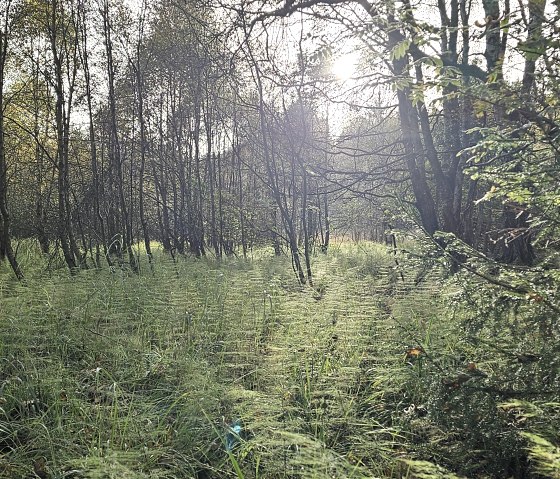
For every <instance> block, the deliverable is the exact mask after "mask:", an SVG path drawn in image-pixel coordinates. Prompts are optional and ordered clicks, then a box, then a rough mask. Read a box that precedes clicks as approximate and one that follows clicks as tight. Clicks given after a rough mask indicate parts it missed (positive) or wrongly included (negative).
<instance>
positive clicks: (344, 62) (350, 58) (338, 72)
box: [331, 52, 359, 81]
mask: <svg viewBox="0 0 560 479" xmlns="http://www.w3.org/2000/svg"><path fill="white" fill-rule="evenodd" d="M358 60H359V55H358V53H357V52H350V53H344V54H342V55H340V56H339V57H338V58H336V59H334V60H333V62H332V65H331V72H332V74H333V75H334V76H335V77H336V79H337V80H340V81H346V80H349V79H350V78H352V77H353V76H354V74H355V73H356V67H357V65H358Z"/></svg>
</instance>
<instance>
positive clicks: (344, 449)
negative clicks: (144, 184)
mask: <svg viewBox="0 0 560 479" xmlns="http://www.w3.org/2000/svg"><path fill="white" fill-rule="evenodd" d="M27 257H28V269H27V270H29V267H30V265H31V264H33V265H34V268H35V269H34V273H33V274H31V275H28V276H29V277H30V278H29V279H28V281H27V284H26V285H19V284H17V283H15V282H13V281H12V280H11V279H10V276H9V273H8V271H6V270H1V276H0V297H1V302H0V318H1V322H0V328H1V331H0V337H1V338H2V339H1V343H0V357H1V361H2V363H1V365H0V403H1V404H0V408H1V409H0V477H6V478H16V477H22V478H25V477H29V478H31V477H44V478H46V477H48V478H63V477H64V478H76V479H79V478H127V477H130V478H144V477H145V478H190V477H192V478H219V477H238V478H255V479H256V478H280V477H282V478H284V477H305V478H333V477H337V478H339V477H340V478H342V477H348V478H365V477H409V478H413V477H453V475H452V474H451V473H450V472H449V470H459V471H460V472H462V473H463V474H466V475H469V474H470V473H469V471H471V472H472V471H480V470H484V466H482V467H481V466H480V460H481V458H485V457H486V460H495V457H497V456H498V455H499V454H500V451H503V450H506V449H504V448H507V447H516V448H518V449H519V447H521V446H520V444H521V443H522V441H524V439H521V436H520V435H519V434H518V432H517V431H515V430H513V429H515V428H509V429H508V427H507V425H504V424H501V423H500V424H498V423H499V422H500V421H502V418H501V416H500V415H499V410H498V408H497V406H496V399H492V401H490V402H489V399H488V395H484V394H483V390H482V389H480V388H479V389H480V390H479V389H477V387H476V386H477V385H478V384H483V382H484V384H486V383H487V382H488V379H487V378H483V377H482V376H480V377H477V378H473V380H472V382H471V384H474V385H475V387H473V388H472V391H471V390H469V392H465V391H464V389H463V388H462V387H461V388H459V387H457V388H455V387H454V386H453V385H450V384H447V383H446V381H451V380H453V374H455V373H456V371H457V370H461V368H464V366H465V364H468V362H469V361H471V360H473V359H476V360H477V361H479V359H482V364H481V365H480V367H481V368H483V367H488V368H490V367H491V366H492V364H493V363H492V361H493V360H495V358H492V357H490V356H488V357H487V358H483V357H481V351H480V348H478V349H477V348H476V347H475V346H472V345H470V344H467V343H461V342H459V340H458V338H460V337H461V336H460V335H459V332H458V329H457V328H458V327H459V325H460V322H461V321H462V320H463V319H464V315H459V314H455V315H453V314H451V313H452V312H453V310H452V309H450V304H451V300H452V298H453V294H452V293H453V291H454V289H453V287H451V286H447V287H446V288H445V289H443V290H442V287H441V285H442V284H443V283H442V281H443V280H442V279H441V277H440V276H441V275H440V274H439V270H438V269H437V268H432V269H430V270H429V271H428V272H427V275H426V276H425V277H423V281H421V282H420V283H418V279H419V277H418V275H417V274H416V273H413V272H411V271H406V272H405V274H404V276H403V278H401V276H400V274H399V270H398V269H397V268H396V266H395V263H394V259H393V257H391V256H390V255H388V254H387V253H386V251H385V249H384V248H383V247H382V246H379V245H373V244H360V245H348V244H345V245H343V246H339V247H333V248H332V251H331V252H330V253H329V255H327V256H324V255H321V256H318V257H316V258H315V271H316V279H315V289H311V288H309V287H301V286H299V285H298V284H297V282H296V281H295V278H294V275H293V272H292V271H291V267H290V264H289V261H288V260H287V259H285V258H274V257H273V256H272V255H271V254H269V252H260V253H259V255H258V256H257V257H255V258H254V259H253V260H252V261H243V260H240V259H228V260H226V261H223V262H221V263H218V262H216V261H212V260H195V259H189V258H181V259H180V260H179V262H177V263H173V262H171V261H169V260H168V259H167V258H166V257H165V256H164V255H163V254H157V255H156V261H155V267H154V269H153V271H151V270H150V269H149V268H146V267H145V268H144V270H143V271H142V272H141V274H140V275H139V276H136V275H131V274H128V273H127V272H125V271H121V270H116V271H114V272H110V271H108V270H103V271H98V270H89V271H84V272H81V273H80V274H79V275H77V276H74V277H71V276H69V275H67V274H65V273H64V272H63V271H64V270H55V271H51V272H50V273H49V272H48V271H45V267H46V265H45V264H44V263H41V262H40V261H38V260H37V259H36V258H35V257H34V256H33V254H32V253H31V252H29V253H28V256H27ZM3 268H4V266H3ZM444 293H445V294H444ZM446 311H448V312H446ZM449 311H451V313H450V312H449ZM455 311H457V310H455ZM496 367H498V366H496ZM469 385H470V384H469ZM461 386H462V385H461ZM475 406H476V407H475ZM460 407H463V408H465V407H466V408H467V409H468V408H472V410H467V411H466V412H465V411H464V410H463V411H461V410H460V409H459V408H460ZM469 421H470V422H469ZM477 421H478V423H480V421H493V422H492V423H491V424H492V427H495V428H500V429H499V434H500V436H499V441H497V440H496V438H495V437H494V438H492V437H485V436H484V435H485V434H487V433H488V431H487V430H488V429H489V427H478V426H477V425H476V424H478V423H477ZM234 424H237V425H239V426H240V427H241V429H242V431H241V434H240V435H241V437H238V436H237V435H236V434H234V433H233V432H232V430H231V427H232V426H233V425H234ZM477 434H478V436H477ZM479 436H480V437H479ZM500 441H501V442H500ZM504 441H505V442H504ZM507 441H510V442H511V444H510V443H508V442H507ZM492 447H493V448H494V450H495V451H494V452H492V451H490V453H487V452H486V451H484V448H488V450H491V449H492ZM492 454H493V455H492ZM427 461H429V462H427ZM503 461H504V464H506V465H504V466H502V471H506V469H507V467H511V466H507V464H508V460H507V458H503ZM434 463H436V464H438V466H435V465H434ZM477 467H478V469H476V468H477ZM446 468H447V469H446ZM469 468H470V469H469ZM496 470H498V469H496ZM472 473H473V474H474V472H472ZM476 474H477V477H483V475H480V473H479V472H476ZM471 477H473V476H471ZM486 477H492V475H491V474H488V475H487V476H486ZM495 477H500V476H499V474H498V473H496V475H495ZM502 477H506V476H502Z"/></svg>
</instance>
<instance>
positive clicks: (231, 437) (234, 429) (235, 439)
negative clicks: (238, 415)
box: [226, 419, 243, 452]
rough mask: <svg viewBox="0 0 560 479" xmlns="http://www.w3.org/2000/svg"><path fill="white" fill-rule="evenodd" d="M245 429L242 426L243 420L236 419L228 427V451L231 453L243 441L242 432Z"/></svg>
mask: <svg viewBox="0 0 560 479" xmlns="http://www.w3.org/2000/svg"><path fill="white" fill-rule="evenodd" d="M242 431H243V427H242V426H241V420H240V419H236V420H235V421H234V422H233V423H231V424H230V425H228V428H227V432H226V451H227V452H231V451H233V448H234V447H235V446H237V444H239V441H240V440H241V432H242Z"/></svg>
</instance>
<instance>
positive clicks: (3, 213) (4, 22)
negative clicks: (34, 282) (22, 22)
mask: <svg viewBox="0 0 560 479" xmlns="http://www.w3.org/2000/svg"><path fill="white" fill-rule="evenodd" d="M2 3H3V5H2V7H3V12H4V13H3V15H2V18H0V22H1V26H0V261H2V260H4V259H6V258H7V259H8V261H9V263H10V265H11V267H12V269H13V270H14V273H15V275H16V276H17V278H18V279H20V280H22V279H23V272H22V270H21V268H20V266H19V264H18V262H17V259H16V256H15V253H14V250H13V248H12V242H11V235H10V225H11V217H10V213H9V211H8V204H7V194H8V165H7V162H6V150H5V146H4V145H5V142H4V134H5V132H4V111H5V105H4V92H5V89H6V77H5V69H6V64H7V61H8V52H9V47H10V45H9V39H10V32H11V30H12V28H14V22H15V15H17V12H15V13H14V10H16V8H17V6H14V4H13V3H12V2H11V1H10V0H6V1H3V2H2Z"/></svg>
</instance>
